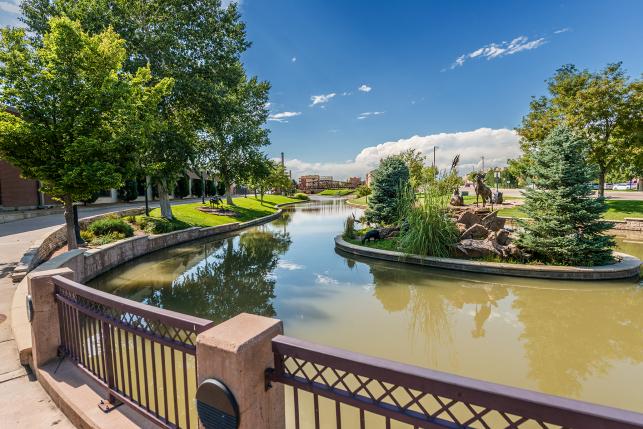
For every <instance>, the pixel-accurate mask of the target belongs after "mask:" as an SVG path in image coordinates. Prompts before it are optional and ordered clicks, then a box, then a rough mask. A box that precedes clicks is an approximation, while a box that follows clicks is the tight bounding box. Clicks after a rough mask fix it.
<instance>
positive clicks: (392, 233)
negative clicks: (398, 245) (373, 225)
mask: <svg viewBox="0 0 643 429" xmlns="http://www.w3.org/2000/svg"><path fill="white" fill-rule="evenodd" d="M378 231H379V233H380V238H392V237H397V236H398V235H399V233H400V228H398V227H390V228H386V227H385V228H379V229H378Z"/></svg>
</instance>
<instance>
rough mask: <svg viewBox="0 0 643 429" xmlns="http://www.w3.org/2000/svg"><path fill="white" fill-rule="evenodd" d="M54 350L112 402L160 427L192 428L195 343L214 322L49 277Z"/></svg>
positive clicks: (194, 419)
mask: <svg viewBox="0 0 643 429" xmlns="http://www.w3.org/2000/svg"><path fill="white" fill-rule="evenodd" d="M53 282H54V285H55V290H56V300H57V302H58V312H59V317H60V326H61V340H62V346H61V350H62V352H63V353H64V355H65V356H67V357H69V358H70V359H71V360H73V361H74V362H75V363H76V364H77V365H78V366H79V367H80V368H82V369H83V370H85V371H86V372H87V373H88V374H89V375H90V376H91V377H93V378H94V379H95V380H96V381H98V382H99V383H100V384H101V385H103V386H104V387H105V388H106V400H105V401H104V402H103V403H102V406H101V408H103V409H104V410H105V411H109V410H110V409H111V408H112V407H113V406H115V405H117V404H118V403H119V402H122V403H125V404H127V405H129V406H131V407H132V408H133V409H134V410H136V411H137V412H139V413H140V414H142V415H143V416H145V417H146V418H148V419H150V420H152V421H153V422H155V423H156V424H158V425H160V426H163V427H172V428H174V427H181V428H190V427H194V428H196V427H197V426H198V420H197V416H196V410H195V408H194V397H195V392H196V382H197V380H196V336H197V334H199V333H200V332H202V331H204V330H206V329H207V328H209V327H210V326H212V325H213V322H211V321H209V320H205V319H199V318H197V317H191V316H187V315H184V314H180V313H176V312H173V311H168V310H163V309H158V308H156V307H152V306H149V305H145V304H139V303H136V302H133V301H130V300H127V299H123V298H119V297H117V296H114V295H111V294H108V293H104V292H101V291H98V290H95V289H92V288H89V287H87V286H83V285H81V284H79V283H76V282H73V281H71V280H68V279H66V278H64V277H60V276H54V277H53Z"/></svg>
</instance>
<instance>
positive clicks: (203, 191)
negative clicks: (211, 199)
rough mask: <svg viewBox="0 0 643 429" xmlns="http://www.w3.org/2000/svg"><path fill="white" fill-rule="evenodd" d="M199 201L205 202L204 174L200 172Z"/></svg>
mask: <svg viewBox="0 0 643 429" xmlns="http://www.w3.org/2000/svg"><path fill="white" fill-rule="evenodd" d="M201 202H202V203H203V204H205V174H204V173H203V172H201Z"/></svg>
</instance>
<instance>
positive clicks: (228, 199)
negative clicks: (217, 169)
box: [225, 185, 234, 206]
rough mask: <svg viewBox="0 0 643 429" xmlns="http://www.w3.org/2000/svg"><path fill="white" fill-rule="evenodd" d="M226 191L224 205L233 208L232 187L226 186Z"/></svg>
mask: <svg viewBox="0 0 643 429" xmlns="http://www.w3.org/2000/svg"><path fill="white" fill-rule="evenodd" d="M226 191H227V192H226V196H225V200H226V203H228V205H230V206H233V205H234V201H232V185H228V186H226Z"/></svg>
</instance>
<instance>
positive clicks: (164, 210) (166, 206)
mask: <svg viewBox="0 0 643 429" xmlns="http://www.w3.org/2000/svg"><path fill="white" fill-rule="evenodd" d="M158 186H159V204H160V205H161V216H162V217H164V218H165V219H169V220H172V206H170V196H169V191H168V188H167V179H166V178H165V177H164V178H162V179H161V180H160V181H159V184H158Z"/></svg>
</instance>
